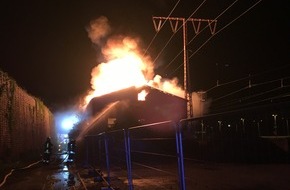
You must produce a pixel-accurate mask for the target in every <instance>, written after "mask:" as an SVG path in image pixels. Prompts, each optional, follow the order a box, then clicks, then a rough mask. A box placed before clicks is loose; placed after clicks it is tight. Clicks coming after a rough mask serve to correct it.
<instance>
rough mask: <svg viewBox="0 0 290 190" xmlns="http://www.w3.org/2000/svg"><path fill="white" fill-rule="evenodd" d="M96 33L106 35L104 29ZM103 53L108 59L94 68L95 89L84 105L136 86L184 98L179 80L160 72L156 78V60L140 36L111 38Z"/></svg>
mask: <svg viewBox="0 0 290 190" xmlns="http://www.w3.org/2000/svg"><path fill="white" fill-rule="evenodd" d="M102 19H103V20H102V22H103V23H102V25H104V18H102ZM97 23H98V22H97ZM92 29H94V30H96V29H98V28H97V27H96V26H94V27H92ZM98 30H100V29H98ZM92 32H94V33H102V34H104V32H100V31H97V32H96V31H92ZM92 32H91V33H92ZM91 33H90V35H89V36H90V37H91ZM92 41H93V40H92ZM98 41H99V40H98ZM102 54H103V56H104V59H105V60H106V62H103V63H100V64H98V65H97V66H96V67H95V68H93V70H92V73H91V75H92V78H91V88H92V90H91V91H90V92H89V93H88V95H87V96H86V97H85V103H84V107H86V105H87V104H88V103H89V102H90V100H91V99H92V98H94V97H98V96H102V95H105V94H108V93H111V92H114V91H118V90H121V89H125V88H128V87H132V86H135V87H141V86H143V85H149V86H152V87H155V88H158V89H160V90H163V91H165V92H168V93H171V94H174V95H176V96H179V97H184V91H183V90H182V88H180V87H179V86H178V81H177V79H173V80H166V79H162V77H161V76H159V75H156V76H155V77H154V66H153V62H152V61H151V59H150V57H149V56H143V54H142V52H141V51H140V48H139V40H138V39H136V38H131V37H124V36H118V37H113V38H112V37H111V38H110V39H109V40H108V41H107V43H106V45H105V47H103V48H102ZM140 95H142V97H143V100H144V98H145V96H146V94H144V92H142V94H140Z"/></svg>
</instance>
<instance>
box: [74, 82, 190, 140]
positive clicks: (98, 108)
mask: <svg viewBox="0 0 290 190" xmlns="http://www.w3.org/2000/svg"><path fill="white" fill-rule="evenodd" d="M140 93H146V94H147V95H146V97H145V99H142V100H140V95H141V94H140ZM138 96H139V99H138ZM86 113H87V119H86V120H85V121H84V122H82V123H81V124H80V126H79V132H78V134H77V136H78V138H79V139H80V138H81V137H83V136H86V135H88V134H90V135H97V134H98V133H100V132H104V131H108V130H116V129H122V128H129V127H133V126H137V125H144V124H150V123H155V122H162V121H173V122H178V121H179V120H180V119H183V118H185V117H186V100H185V99H184V98H181V97H178V96H175V95H172V94H169V93H166V92H164V91H162V90H160V89H157V88H153V87H150V86H147V85H145V86H142V87H139V88H136V87H129V88H126V89H122V90H119V91H116V92H112V93H109V94H107V95H103V96H100V97H95V98H93V99H92V100H91V101H90V103H89V104H88V106H87V108H86ZM170 130H171V129H170V128H168V129H167V130H165V131H167V132H169V131H170Z"/></svg>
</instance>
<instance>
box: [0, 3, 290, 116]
mask: <svg viewBox="0 0 290 190" xmlns="http://www.w3.org/2000/svg"><path fill="white" fill-rule="evenodd" d="M202 2H203V1H201V0H200V1H193V0H191V1H189V0H186V1H182V0H181V1H180V3H179V4H178V6H177V7H176V9H175V10H174V12H173V13H172V15H171V16H172V17H184V18H187V17H188V16H190V15H191V13H192V12H193V11H194V10H195V9H196V8H197V7H198V6H199V5H200V4H201V3H202ZM233 2H234V0H225V1H218V0H211V1H208V2H205V3H204V4H203V5H202V7H201V8H200V9H199V10H198V11H197V12H196V13H195V14H194V15H193V16H192V17H193V18H206V19H213V18H215V17H216V16H217V15H219V14H220V13H221V12H222V11H223V10H225V9H226V8H227V7H228V6H230V5H231V4H232V3H233ZM255 2H258V1H253V0H241V1H238V2H237V3H236V4H235V5H234V6H233V7H232V8H231V9H229V10H228V11H227V12H226V13H224V14H223V15H222V16H220V17H219V18H218V25H217V31H218V30H219V29H221V28H223V27H224V26H225V25H226V24H228V23H229V22H231V21H232V20H233V19H235V18H237V17H238V16H239V15H241V14H242V13H243V12H244V11H246V10H247V9H248V8H249V7H251V6H252V5H254V4H255ZM176 3H177V0H146V1H144V0H136V1H132V0H131V1H129V0H123V1H112V0H107V1H100V0H94V1H93V0H84V1H77V0H76V1H71V0H70V1H68V0H61V1H59V0H58V1H56V0H49V1H48V0H47V1H45V0H38V1H13V0H11V1H6V2H2V3H1V6H0V11H1V17H0V24H1V30H0V38H1V61H0V68H1V69H2V70H4V71H5V72H7V73H8V74H9V75H10V76H11V77H12V78H14V79H15V80H16V81H17V83H18V84H19V85H20V86H21V87H22V88H24V89H26V90H27V91H28V92H29V93H30V94H32V95H34V96H36V97H39V98H40V99H41V100H43V101H44V103H45V104H46V105H47V106H49V107H50V108H51V109H52V110H53V111H54V110H56V109H58V108H60V107H62V106H65V105H69V104H71V103H73V102H74V101H75V100H76V99H77V98H79V97H80V96H82V95H83V94H84V93H86V91H87V90H89V88H90V73H91V70H92V68H93V67H94V66H96V65H97V64H98V62H96V60H97V57H98V52H99V49H98V47H95V46H93V45H92V43H91V41H90V39H89V38H88V34H87V31H86V27H87V26H88V25H89V23H90V21H91V20H94V19H96V18H98V17H100V16H106V17H107V18H108V19H109V22H110V25H111V27H112V29H113V30H112V31H113V33H114V34H125V35H132V36H138V37H140V38H141V39H142V41H143V43H142V44H141V45H142V46H143V48H144V49H146V48H147V47H148V45H149V43H150V42H151V40H152V38H153V37H154V35H155V33H156V32H155V30H154V27H153V23H152V16H167V15H168V14H169V13H170V11H171V10H172V9H173V7H174V5H175V4H176ZM289 9H290V6H289V3H288V1H286V0H280V1H261V2H260V3H259V4H258V5H257V6H255V7H254V8H253V9H252V10H250V11H249V12H247V13H246V14H245V15H243V16H242V17H240V18H239V19H238V20H236V21H235V22H233V23H232V24H231V25H229V26H228V27H227V28H225V29H224V30H223V31H221V32H220V33H219V34H217V35H216V36H214V37H213V38H212V39H211V40H210V41H209V42H208V43H206V44H205V45H204V46H203V47H202V48H201V49H200V50H198V51H197V52H196V53H195V54H194V55H193V56H192V58H191V59H190V73H191V80H190V81H191V88H192V90H194V91H195V90H200V89H204V90H206V89H207V88H210V87H211V86H213V85H214V84H215V83H216V80H217V78H219V80H221V81H222V82H223V80H224V81H228V80H235V79H237V78H240V77H244V76H247V75H249V74H256V73H261V72H264V71H268V70H274V68H282V67H283V68H284V69H283V71H284V72H286V75H287V72H288V71H287V69H288V70H289V69H290V68H289V66H288V67H287V65H289V64H290V62H289V42H290V40H289V34H290V31H289V28H290V27H289V25H290V19H289V17H290V14H289V12H290V10H289ZM190 24H191V23H189V25H188V38H189V40H190V39H192V37H193V34H194V32H193V29H192V25H190ZM170 35H172V32H171V31H170V25H169V23H166V24H165V25H164V28H162V30H161V31H160V32H159V33H158V35H157V37H156V38H155V40H154V41H153V43H152V45H151V46H150V48H149V49H148V53H149V54H150V55H151V56H152V58H153V60H154V59H155V58H156V56H157V55H158V53H159V52H160V51H161V50H162V48H163V47H164V46H165V43H166V42H167V40H168V39H169V37H170ZM210 36H211V35H210V32H209V29H205V31H204V33H203V34H201V35H200V36H198V37H196V38H195V39H194V40H193V41H192V43H190V44H189V46H188V48H189V50H190V52H191V53H193V52H195V51H196V50H197V48H199V47H200V46H201V45H202V44H203V43H204V42H205V41H206V40H207V39H208V38H209V37H210ZM181 50H182V33H181V31H179V32H177V33H176V35H175V37H174V38H173V40H172V41H171V42H170V43H169V44H168V46H167V47H166V48H165V49H164V50H163V52H162V53H161V54H160V56H159V57H158V59H156V62H155V64H156V65H158V68H156V74H161V76H163V77H169V78H170V77H174V76H176V77H178V78H179V79H180V81H181V83H182V82H183V78H182V73H183V69H182V68H183V67H180V68H179V69H177V67H178V66H179V65H180V64H182V56H178V58H177V59H176V60H175V61H173V62H172V63H171V60H172V59H173V58H174V57H175V56H176V55H177V54H178V53H179V52H180V51H181ZM168 63H170V65H168ZM285 65H286V67H284V66H285ZM285 68H286V69H285ZM288 73H290V72H288ZM276 74H277V73H276ZM278 74H279V73H278ZM288 75H289V74H288Z"/></svg>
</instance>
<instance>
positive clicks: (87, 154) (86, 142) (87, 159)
mask: <svg viewBox="0 0 290 190" xmlns="http://www.w3.org/2000/svg"><path fill="white" fill-rule="evenodd" d="M88 141H89V139H88V137H85V146H86V161H85V166H86V167H88V165H89V142H88Z"/></svg>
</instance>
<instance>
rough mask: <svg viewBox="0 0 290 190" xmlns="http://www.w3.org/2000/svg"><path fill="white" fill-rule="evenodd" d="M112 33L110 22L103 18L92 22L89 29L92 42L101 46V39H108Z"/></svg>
mask: <svg viewBox="0 0 290 190" xmlns="http://www.w3.org/2000/svg"><path fill="white" fill-rule="evenodd" d="M110 31H111V28H110V25H109V21H108V19H107V18H106V17H104V16H102V17H100V18H98V19H96V20H92V21H91V22H90V25H89V26H88V27H87V32H88V36H89V38H90V39H91V41H92V42H93V43H94V44H96V45H100V42H101V39H102V38H104V37H106V36H107V35H108V34H109V32H110Z"/></svg>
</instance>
